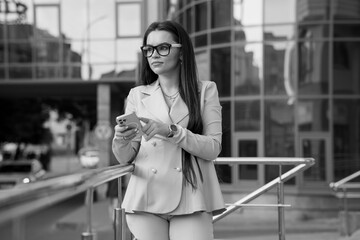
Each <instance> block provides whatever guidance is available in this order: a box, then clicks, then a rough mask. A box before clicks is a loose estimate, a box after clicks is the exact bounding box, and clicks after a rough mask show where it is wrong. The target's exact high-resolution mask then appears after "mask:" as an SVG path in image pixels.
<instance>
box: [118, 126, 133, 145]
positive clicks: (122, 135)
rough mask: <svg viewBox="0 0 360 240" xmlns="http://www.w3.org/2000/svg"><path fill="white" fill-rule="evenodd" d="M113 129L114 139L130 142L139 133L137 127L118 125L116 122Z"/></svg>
mask: <svg viewBox="0 0 360 240" xmlns="http://www.w3.org/2000/svg"><path fill="white" fill-rule="evenodd" d="M114 130H115V133H114V139H115V140H120V141H122V142H126V143H127V142H130V141H131V140H132V139H133V138H135V137H136V135H137V134H138V133H139V129H137V128H131V127H129V126H126V125H124V126H120V125H119V124H116V126H115V128H114Z"/></svg>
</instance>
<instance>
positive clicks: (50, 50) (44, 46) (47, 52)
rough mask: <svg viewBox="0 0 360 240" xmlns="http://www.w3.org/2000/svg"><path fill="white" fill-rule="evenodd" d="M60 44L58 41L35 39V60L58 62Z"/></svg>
mask: <svg viewBox="0 0 360 240" xmlns="http://www.w3.org/2000/svg"><path fill="white" fill-rule="evenodd" d="M60 47H62V46H60V44H59V42H51V41H44V40H40V39H39V40H37V41H36V43H35V51H36V55H35V57H36V61H37V62H46V63H48V62H59V61H60Z"/></svg>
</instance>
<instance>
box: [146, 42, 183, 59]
mask: <svg viewBox="0 0 360 240" xmlns="http://www.w3.org/2000/svg"><path fill="white" fill-rule="evenodd" d="M164 45H165V46H167V47H168V48H169V50H168V53H167V54H161V53H160V52H159V50H158V47H161V46H164ZM145 47H151V48H152V51H151V54H150V55H149V56H147V54H146V52H145V50H144V48H145ZM172 47H178V48H180V47H182V45H181V44H180V43H160V44H159V45H156V46H152V45H145V46H141V47H140V49H141V52H142V53H143V55H144V57H146V58H149V57H151V56H152V55H153V54H154V51H155V50H156V52H157V53H158V54H159V55H160V56H163V57H166V56H168V55H169V54H170V50H171V48H172Z"/></svg>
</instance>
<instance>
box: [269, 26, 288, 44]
mask: <svg viewBox="0 0 360 240" xmlns="http://www.w3.org/2000/svg"><path fill="white" fill-rule="evenodd" d="M294 37H295V27H294V25H279V26H265V27H264V40H265V41H284V40H292V39H294Z"/></svg>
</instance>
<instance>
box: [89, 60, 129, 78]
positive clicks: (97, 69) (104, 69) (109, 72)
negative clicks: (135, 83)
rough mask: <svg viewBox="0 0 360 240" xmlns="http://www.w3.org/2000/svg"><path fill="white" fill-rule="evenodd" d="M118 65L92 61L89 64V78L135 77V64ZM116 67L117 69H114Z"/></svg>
mask: <svg viewBox="0 0 360 240" xmlns="http://www.w3.org/2000/svg"><path fill="white" fill-rule="evenodd" d="M118 65H119V66H117V67H116V68H115V67H114V63H111V64H100V63H99V64H97V63H92V64H90V66H89V67H90V75H89V78H90V79H91V80H98V79H108V78H116V77H129V79H134V78H135V64H122V63H119V64H118ZM114 69H116V70H115V71H114ZM85 70H86V68H85ZM83 73H84V72H83ZM84 74H85V73H84ZM83 76H86V75H83Z"/></svg>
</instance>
